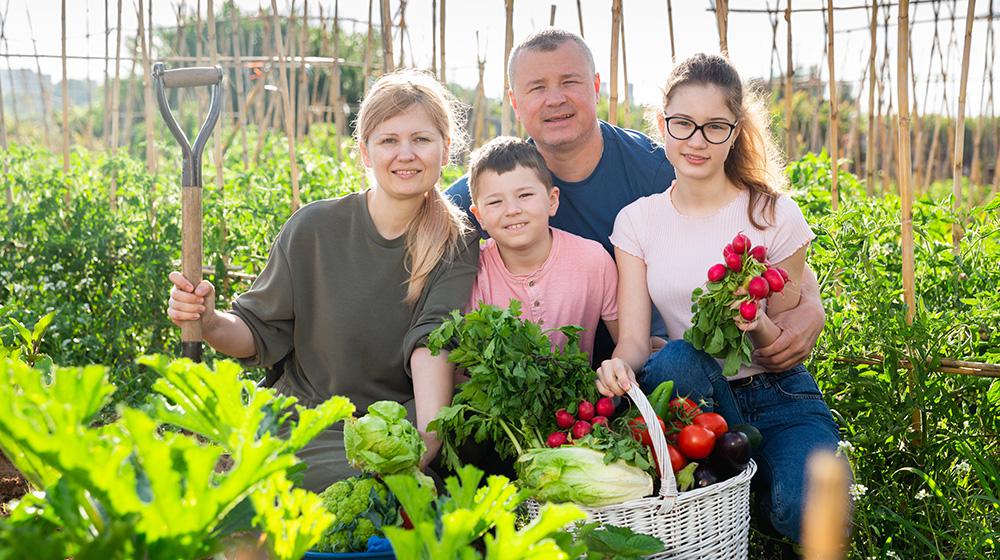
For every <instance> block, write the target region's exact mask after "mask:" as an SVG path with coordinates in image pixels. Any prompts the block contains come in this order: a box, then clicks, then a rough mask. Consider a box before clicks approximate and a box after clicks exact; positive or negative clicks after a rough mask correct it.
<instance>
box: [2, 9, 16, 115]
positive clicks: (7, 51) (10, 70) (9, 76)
mask: <svg viewBox="0 0 1000 560" xmlns="http://www.w3.org/2000/svg"><path fill="white" fill-rule="evenodd" d="M8 13H10V2H9V1H8V2H7V3H6V5H5V6H4V10H3V17H0V37H3V43H4V47H5V48H4V51H5V52H4V59H5V60H6V61H7V79H9V80H10V105H11V109H13V113H14V129H13V130H14V131H15V133H16V131H17V130H18V129H19V128H21V118H20V117H19V116H18V115H19V114H20V112H19V111H18V110H17V97H18V92H17V86H16V84H15V83H14V69H13V68H11V66H10V44H9V43H8V42H7V35H6V33H4V32H3V30H6V28H7V14H8Z"/></svg>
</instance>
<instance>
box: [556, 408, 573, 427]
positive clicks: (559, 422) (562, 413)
mask: <svg viewBox="0 0 1000 560" xmlns="http://www.w3.org/2000/svg"><path fill="white" fill-rule="evenodd" d="M574 422H576V418H573V415H572V414H570V413H569V412H566V409H565V408H560V409H559V410H558V411H556V426H559V427H560V428H562V429H564V430H565V429H566V428H569V427H570V426H572V425H573V423H574Z"/></svg>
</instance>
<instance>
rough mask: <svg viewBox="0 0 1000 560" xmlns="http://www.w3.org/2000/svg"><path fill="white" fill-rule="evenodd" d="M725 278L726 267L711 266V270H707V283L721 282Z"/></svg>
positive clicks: (722, 265) (720, 265) (721, 265)
mask: <svg viewBox="0 0 1000 560" xmlns="http://www.w3.org/2000/svg"><path fill="white" fill-rule="evenodd" d="M725 277H726V265H724V264H713V265H712V268H710V269H708V281H709V282H721V281H722V279H723V278H725Z"/></svg>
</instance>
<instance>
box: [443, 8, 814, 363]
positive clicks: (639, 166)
mask: <svg viewBox="0 0 1000 560" xmlns="http://www.w3.org/2000/svg"><path fill="white" fill-rule="evenodd" d="M507 68H508V74H509V81H510V84H511V87H510V90H509V91H508V92H507V95H508V97H509V98H510V102H511V106H512V107H513V108H514V113H515V115H516V116H517V118H518V120H519V121H520V122H521V124H522V125H523V126H524V129H525V130H526V131H527V133H528V135H529V136H530V137H531V140H532V141H533V142H534V144H535V147H536V148H538V151H539V152H540V153H541V154H542V157H543V158H544V159H545V163H546V164H547V165H548V168H549V170H550V171H551V172H552V175H553V180H554V183H555V185H556V186H557V187H559V190H560V193H561V197H560V198H561V200H560V205H559V211H558V212H557V213H556V215H555V216H554V217H553V218H552V219H551V221H550V223H551V225H552V226H553V227H556V228H559V229H563V230H566V231H569V232H570V233H574V234H576V235H580V236H582V237H586V238H588V239H593V240H595V241H598V242H600V243H601V244H602V245H604V248H605V249H607V250H608V252H609V253H611V254H612V256H613V255H614V249H613V247H612V246H611V242H610V241H609V239H608V238H609V236H610V235H611V230H612V228H613V226H614V221H615V217H616V216H617V215H618V212H619V211H620V210H621V209H622V208H624V207H625V206H627V205H628V204H630V203H632V202H633V201H635V200H637V199H639V198H641V197H644V196H648V195H651V194H655V193H660V192H663V191H664V190H666V189H667V188H668V187H669V186H670V183H671V181H673V179H674V170H673V168H672V167H671V165H670V162H669V161H667V158H666V155H665V153H664V151H663V148H662V147H661V146H658V145H657V144H656V143H655V142H653V140H651V139H650V138H649V137H647V136H646V135H644V134H642V133H640V132H636V131H633V130H625V129H622V128H619V127H616V126H612V125H610V124H608V123H606V122H603V121H601V120H599V119H598V118H597V103H598V100H599V99H600V93H599V92H600V84H601V79H600V76H599V75H598V74H597V72H596V69H595V67H594V57H593V55H592V53H591V52H590V49H589V48H588V47H587V45H586V43H584V42H583V39H582V38H580V37H579V36H577V35H575V34H573V33H570V32H568V31H564V30H561V29H556V28H547V29H543V30H540V31H537V32H535V33H533V34H532V35H530V36H529V37H527V38H526V39H525V40H524V41H522V42H521V43H520V44H518V45H517V47H515V48H514V49H513V50H512V51H511V53H510V60H509V61H508V65H507ZM447 194H448V195H449V196H451V198H452V200H454V201H455V203H456V204H458V205H459V206H461V207H462V208H463V209H465V210H466V211H467V212H468V209H469V206H470V204H471V201H470V200H469V188H468V179H467V177H462V178H461V179H459V180H458V181H456V182H455V183H454V184H453V185H452V186H451V187H450V188H449V189H448V191H447ZM470 219H472V220H473V222H474V223H475V218H474V217H472V216H471V214H470ZM654 312H655V310H654ZM772 319H773V320H774V322H775V323H776V324H777V325H778V326H780V327H782V329H783V332H782V333H781V336H779V337H778V339H777V340H775V341H774V342H773V343H772V344H771V345H769V346H766V347H764V348H760V349H758V350H757V351H756V352H755V353H754V359H755V361H756V362H757V363H759V364H761V365H762V366H764V367H765V368H767V369H768V370H769V371H775V372H780V371H785V370H787V369H789V368H791V367H793V366H795V365H796V364H799V363H801V362H802V361H804V360H805V359H806V358H807V357H808V356H809V353H810V352H811V351H812V348H813V346H814V345H815V344H816V340H817V339H818V338H819V333H820V331H821V330H822V329H823V322H824V320H825V315H824V312H823V306H822V302H821V301H820V298H819V286H818V284H817V282H816V277H815V275H814V274H813V273H812V272H811V271H808V269H807V273H806V275H805V276H804V278H803V286H802V299H801V301H800V303H799V305H798V306H797V307H795V308H793V309H790V310H788V311H786V312H784V313H781V314H778V315H777V316H775V317H772ZM652 334H653V335H654V336H659V337H665V334H666V330H665V327H664V325H663V322H662V319H660V318H659V317H658V316H655V313H654V317H653V328H652ZM612 350H613V344H612V343H611V340H610V337H608V336H607V332H606V331H603V329H602V331H599V332H598V339H597V341H596V343H595V350H594V359H595V362H596V363H600V362H601V360H602V359H603V358H605V357H607V356H610V353H611V351H612ZM654 350H656V348H654Z"/></svg>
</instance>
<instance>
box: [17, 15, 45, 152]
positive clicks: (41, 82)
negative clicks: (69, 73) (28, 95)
mask: <svg viewBox="0 0 1000 560" xmlns="http://www.w3.org/2000/svg"><path fill="white" fill-rule="evenodd" d="M24 13H25V15H27V18H28V32H29V33H30V35H31V48H32V50H33V51H34V55H35V72H36V74H37V76H38V95H39V97H40V101H41V103H42V132H43V133H44V134H45V146H46V147H47V148H52V139H51V137H50V135H49V121H50V120H52V106H51V104H50V103H51V100H50V99H49V93H48V89H47V88H46V87H45V75H44V74H42V64H41V62H40V60H39V58H38V41H36V40H35V29H34V27H33V26H32V25H31V11H30V10H29V9H28V7H27V5H25V7H24Z"/></svg>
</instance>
